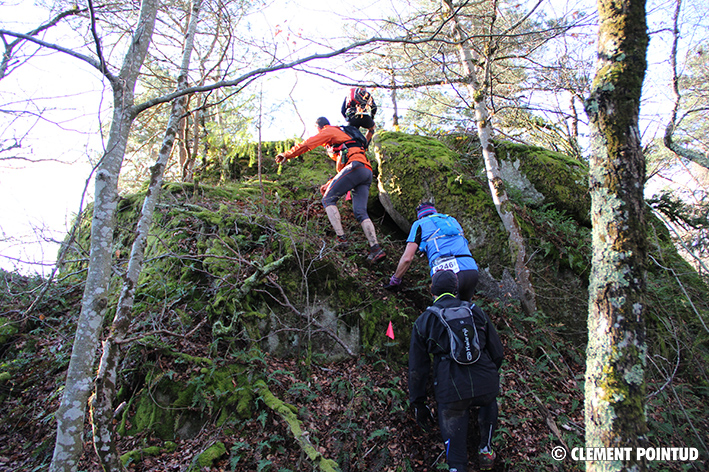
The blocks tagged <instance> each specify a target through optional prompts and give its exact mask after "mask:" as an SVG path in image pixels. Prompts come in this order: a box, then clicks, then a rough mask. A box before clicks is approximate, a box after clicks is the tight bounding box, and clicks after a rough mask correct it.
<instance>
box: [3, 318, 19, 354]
mask: <svg viewBox="0 0 709 472" xmlns="http://www.w3.org/2000/svg"><path fill="white" fill-rule="evenodd" d="M18 332H19V330H18V329H17V326H16V323H15V322H13V321H12V320H10V319H9V318H5V317H2V316H0V347H1V346H2V345H3V344H5V343H7V342H8V341H9V340H10V339H11V338H12V337H13V336H14V335H16V334H17V333H18Z"/></svg>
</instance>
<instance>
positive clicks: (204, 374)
mask: <svg viewBox="0 0 709 472" xmlns="http://www.w3.org/2000/svg"><path fill="white" fill-rule="evenodd" d="M245 371H246V368H245V367H244V366H242V365H240V364H232V365H227V366H223V367H219V368H216V367H205V368H202V369H200V370H199V371H198V372H194V373H193V374H192V375H193V376H192V378H190V379H189V380H186V381H177V380H171V379H170V378H168V376H167V375H164V374H160V375H159V376H158V377H157V378H156V379H147V385H146V387H145V389H144V390H143V391H141V392H140V393H139V394H138V395H137V396H136V397H134V398H133V399H132V400H131V403H132V405H133V407H132V408H130V409H126V412H125V413H124V418H123V421H122V424H121V426H120V428H119V430H120V432H121V434H128V435H135V434H138V433H140V432H142V431H146V430H148V431H152V432H153V434H154V435H155V436H156V437H159V438H161V439H164V440H174V439H177V438H189V437H192V436H194V435H195V434H197V433H198V432H199V430H200V428H201V427H202V425H204V424H205V423H206V422H207V421H214V422H215V423H216V424H218V425H221V424H223V423H224V422H225V421H227V420H228V419H229V418H232V419H236V418H237V417H240V418H248V417H249V416H250V415H251V403H252V398H253V394H252V392H251V387H250V381H249V377H248V375H246V373H245ZM127 423H129V424H130V426H129V427H126V426H125V425H126V424H127Z"/></svg>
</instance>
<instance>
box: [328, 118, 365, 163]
mask: <svg viewBox="0 0 709 472" xmlns="http://www.w3.org/2000/svg"><path fill="white" fill-rule="evenodd" d="M338 128H340V129H341V130H342V131H344V132H345V134H347V136H349V137H350V139H349V140H347V141H345V142H344V143H341V144H337V145H335V146H331V147H330V150H331V151H333V152H339V153H340V162H341V163H342V165H345V164H347V150H348V149H349V148H352V147H359V148H362V149H363V150H365V151H366V150H367V147H368V143H367V138H365V137H364V135H363V134H362V132H361V131H360V130H359V128H357V127H356V126H349V125H347V126H338Z"/></svg>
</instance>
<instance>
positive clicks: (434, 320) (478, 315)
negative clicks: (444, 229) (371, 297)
mask: <svg viewBox="0 0 709 472" xmlns="http://www.w3.org/2000/svg"><path fill="white" fill-rule="evenodd" d="M457 288H458V280H457V277H456V274H455V273H454V272H452V271H450V270H442V271H439V272H436V273H435V274H434V275H433V278H432V282H431V293H432V295H433V296H434V303H433V304H434V305H435V306H437V307H440V308H446V307H455V306H460V305H461V304H463V303H465V302H463V301H461V300H459V299H458V298H456V291H457ZM471 309H472V312H473V317H474V319H475V325H476V328H477V330H478V336H479V341H480V351H481V355H480V359H478V361H477V362H475V363H474V364H470V365H463V364H458V363H457V362H456V361H455V360H453V359H451V357H450V340H449V336H448V332H447V330H446V327H445V326H444V325H443V323H442V322H441V321H440V320H439V319H438V317H437V316H436V315H435V313H433V312H432V311H430V310H426V311H424V312H423V313H422V314H421V316H419V317H418V319H417V320H416V322H415V323H414V326H413V329H412V332H411V347H410V349H409V401H410V403H411V405H412V406H413V408H414V411H415V414H416V421H417V422H418V423H419V425H420V426H421V427H422V428H423V429H424V430H426V429H427V427H428V426H429V423H430V421H431V413H430V410H429V409H428V407H427V406H426V385H427V382H428V376H429V371H430V367H431V359H430V356H429V354H433V376H434V377H433V380H434V382H433V385H434V394H435V397H436V403H437V405H438V424H439V426H440V428H441V435H442V436H443V442H444V444H445V447H446V458H447V462H448V467H449V468H450V470H451V471H457V472H467V470H468V458H467V452H466V442H467V434H468V418H469V416H470V409H471V407H479V411H478V423H479V426H480V447H479V449H478V451H479V452H480V455H479V465H480V469H481V470H490V469H492V467H493V465H494V461H495V452H494V451H493V449H492V436H493V434H494V433H495V429H496V428H497V413H498V409H497V395H498V393H499V391H500V376H499V369H500V366H501V365H502V359H503V355H504V351H503V347H502V343H501V342H500V337H499V335H498V334H497V330H496V329H495V326H494V325H493V324H492V322H491V321H490V319H489V318H488V317H487V315H486V314H485V313H484V312H483V311H482V310H481V309H480V308H479V307H477V306H475V305H471Z"/></svg>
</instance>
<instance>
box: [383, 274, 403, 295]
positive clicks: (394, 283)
mask: <svg viewBox="0 0 709 472" xmlns="http://www.w3.org/2000/svg"><path fill="white" fill-rule="evenodd" d="M400 285H401V279H400V278H399V277H397V276H395V275H392V276H391V278H390V279H389V283H386V284H384V288H385V289H387V290H392V291H393V290H398V289H399V286H400Z"/></svg>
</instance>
